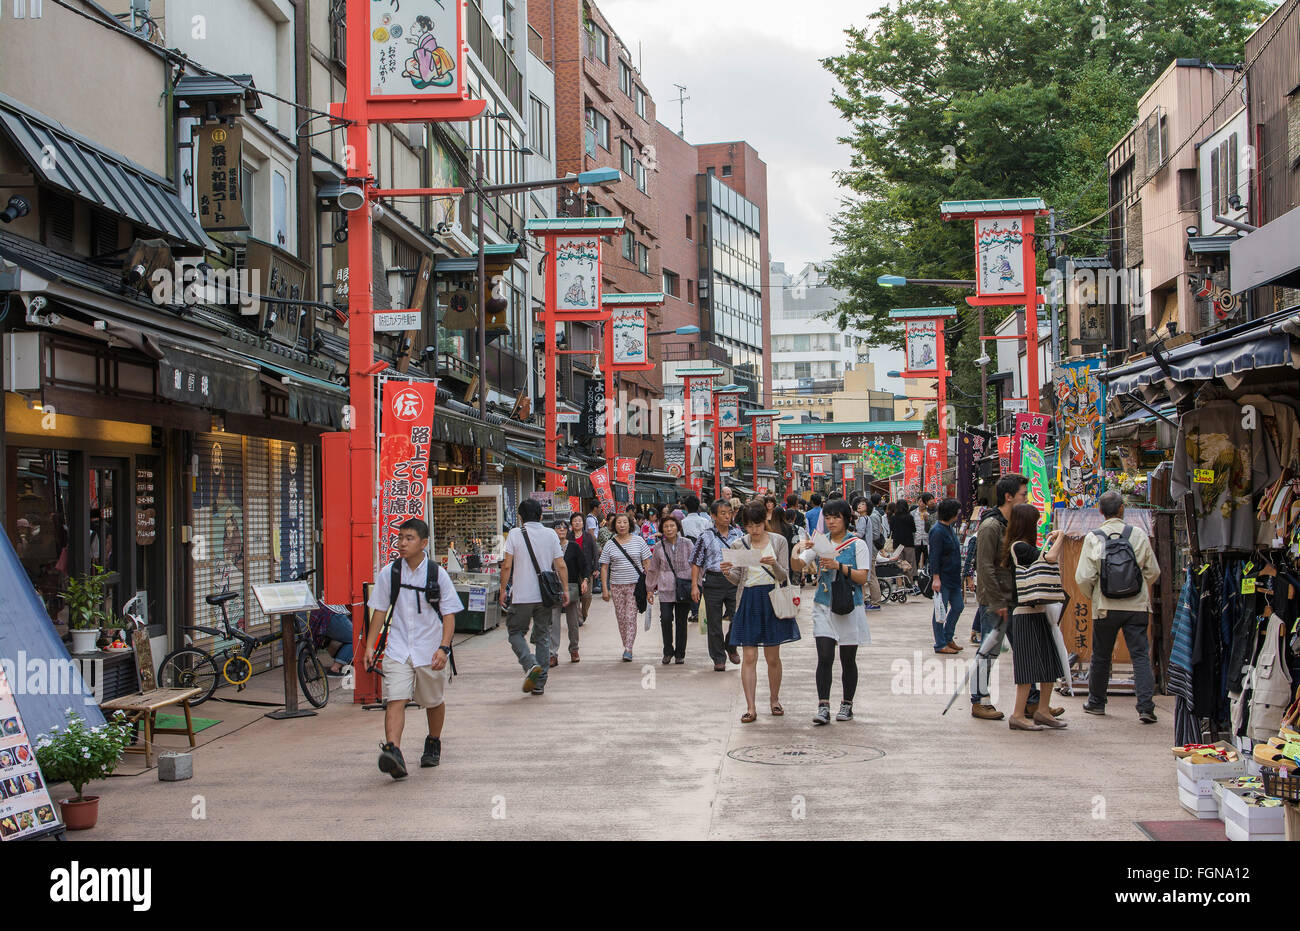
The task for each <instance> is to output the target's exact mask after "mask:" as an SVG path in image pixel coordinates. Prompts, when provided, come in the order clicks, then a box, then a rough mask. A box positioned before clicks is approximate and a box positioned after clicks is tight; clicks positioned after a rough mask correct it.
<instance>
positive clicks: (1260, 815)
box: [1223, 791, 1286, 840]
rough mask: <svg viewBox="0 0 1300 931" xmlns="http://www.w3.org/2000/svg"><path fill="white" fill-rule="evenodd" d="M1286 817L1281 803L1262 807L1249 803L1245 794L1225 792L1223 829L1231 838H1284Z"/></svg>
mask: <svg viewBox="0 0 1300 931" xmlns="http://www.w3.org/2000/svg"><path fill="white" fill-rule="evenodd" d="M1285 817H1286V812H1285V811H1284V810H1283V807H1282V806H1281V805H1279V806H1277V807H1275V808H1260V807H1258V806H1256V805H1250V804H1247V801H1246V797H1245V795H1241V794H1238V793H1236V792H1226V791H1225V792H1224V793H1223V829H1224V833H1226V834H1227V835H1228V839H1229V840H1283V839H1284V838H1285V837H1286V822H1285Z"/></svg>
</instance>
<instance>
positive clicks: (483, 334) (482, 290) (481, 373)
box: [474, 152, 554, 482]
mask: <svg viewBox="0 0 1300 931" xmlns="http://www.w3.org/2000/svg"><path fill="white" fill-rule="evenodd" d="M474 187H475V188H477V190H478V193H477V195H476V196H475V198H474V199H475V200H476V201H478V225H477V226H476V227H475V228H476V229H477V230H478V417H479V420H481V421H483V424H484V426H486V425H487V396H488V375H487V287H488V285H487V269H486V267H485V266H486V264H487V251H486V250H487V246H486V242H487V236H486V235H484V232H483V201H484V200H486V197H485V196H484V194H483V155H482V153H481V152H476V153H474ZM552 394H554V392H552ZM478 480H479V481H480V482H484V481H486V480H487V449H486V448H485V447H482V446H480V447H479V450H478Z"/></svg>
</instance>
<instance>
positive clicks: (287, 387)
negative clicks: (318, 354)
mask: <svg viewBox="0 0 1300 931" xmlns="http://www.w3.org/2000/svg"><path fill="white" fill-rule="evenodd" d="M236 355H238V356H240V357H241V358H243V359H247V360H248V361H249V362H251V363H252V364H253V365H257V366H260V367H261V368H262V369H263V370H265V371H267V372H270V373H272V374H273V375H275V376H276V377H277V378H278V379H279V380H280V390H281V391H283V392H285V394H287V395H288V396H289V416H290V417H292V418H293V419H294V420H299V421H302V422H303V423H310V424H316V425H317V426H320V427H330V428H332V429H335V430H338V429H342V427H343V407H344V406H345V405H346V404H347V403H348V389H346V388H344V387H343V386H342V385H336V384H334V383H333V382H329V381H322V380H321V379H319V378H312V377H311V376H310V375H304V374H303V373H302V372H298V371H295V370H294V369H290V368H285V367H284V366H282V365H276V364H275V363H274V362H267V361H266V360H264V359H255V358H253V357H252V356H247V355H244V354H243V353H236ZM285 379H288V381H285Z"/></svg>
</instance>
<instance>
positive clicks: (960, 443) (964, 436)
mask: <svg viewBox="0 0 1300 931" xmlns="http://www.w3.org/2000/svg"><path fill="white" fill-rule="evenodd" d="M983 455H984V437H983V436H981V435H980V434H978V433H972V432H970V431H969V430H962V431H960V432H959V433H958V434H957V501H958V503H960V504H961V513H962V517H963V518H968V517H970V516H971V514H972V513H974V511H975V505H976V504H977V503H978V494H979V481H978V476H977V474H976V463H978V462H979V460H980V459H981V458H982V457H983Z"/></svg>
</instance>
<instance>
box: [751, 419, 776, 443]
mask: <svg viewBox="0 0 1300 931" xmlns="http://www.w3.org/2000/svg"><path fill="white" fill-rule="evenodd" d="M754 443H755V444H757V445H759V446H770V445H772V418H771V417H755V418H754Z"/></svg>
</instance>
